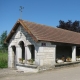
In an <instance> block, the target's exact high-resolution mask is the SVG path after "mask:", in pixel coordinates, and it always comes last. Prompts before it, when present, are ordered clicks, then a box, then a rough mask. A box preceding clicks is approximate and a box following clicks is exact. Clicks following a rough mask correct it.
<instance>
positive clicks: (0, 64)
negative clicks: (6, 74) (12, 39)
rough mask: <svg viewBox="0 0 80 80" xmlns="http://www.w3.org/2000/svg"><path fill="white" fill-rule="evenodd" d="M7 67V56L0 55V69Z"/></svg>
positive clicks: (5, 54)
mask: <svg viewBox="0 0 80 80" xmlns="http://www.w3.org/2000/svg"><path fill="white" fill-rule="evenodd" d="M7 67H8V54H7V53H0V68H7Z"/></svg>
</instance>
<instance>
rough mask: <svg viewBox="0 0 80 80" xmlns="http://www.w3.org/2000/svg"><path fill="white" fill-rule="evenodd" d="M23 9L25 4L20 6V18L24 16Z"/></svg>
mask: <svg viewBox="0 0 80 80" xmlns="http://www.w3.org/2000/svg"><path fill="white" fill-rule="evenodd" d="M23 9H24V7H23V6H20V9H19V11H20V18H22V12H23Z"/></svg>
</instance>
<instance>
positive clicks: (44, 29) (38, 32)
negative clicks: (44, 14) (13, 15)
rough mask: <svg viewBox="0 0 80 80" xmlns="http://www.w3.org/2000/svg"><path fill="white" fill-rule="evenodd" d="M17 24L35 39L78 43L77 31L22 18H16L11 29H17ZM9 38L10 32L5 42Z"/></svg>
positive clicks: (79, 39) (79, 35)
mask: <svg viewBox="0 0 80 80" xmlns="http://www.w3.org/2000/svg"><path fill="white" fill-rule="evenodd" d="M18 24H21V25H22V26H23V27H24V29H25V30H26V31H27V32H28V33H29V34H30V35H31V36H32V38H33V39H34V40H35V41H40V40H41V41H51V42H59V43H69V44H80V33H77V32H73V31H69V30H64V29H60V28H53V27H50V26H46V25H41V24H36V23H33V22H28V21H24V20H18V21H17V23H16V24H15V26H14V27H13V29H12V30H13V31H14V30H16V29H17V27H18ZM10 38H11V32H10V34H9V36H8V37H7V39H6V42H8V41H9V39H10Z"/></svg>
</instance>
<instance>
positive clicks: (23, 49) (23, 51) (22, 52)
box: [19, 41, 25, 60]
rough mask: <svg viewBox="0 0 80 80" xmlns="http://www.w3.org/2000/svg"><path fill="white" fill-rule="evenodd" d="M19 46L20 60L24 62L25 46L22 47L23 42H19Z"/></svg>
mask: <svg viewBox="0 0 80 80" xmlns="http://www.w3.org/2000/svg"><path fill="white" fill-rule="evenodd" d="M19 45H20V47H21V54H22V59H24V60H25V46H24V42H23V41H21V42H20V43H19Z"/></svg>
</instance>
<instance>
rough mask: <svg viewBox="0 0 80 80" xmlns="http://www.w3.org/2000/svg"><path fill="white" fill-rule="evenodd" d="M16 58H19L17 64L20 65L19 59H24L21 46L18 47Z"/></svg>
mask: <svg viewBox="0 0 80 80" xmlns="http://www.w3.org/2000/svg"><path fill="white" fill-rule="evenodd" d="M16 56H17V63H19V58H22V52H21V47H20V46H16Z"/></svg>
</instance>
